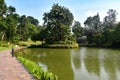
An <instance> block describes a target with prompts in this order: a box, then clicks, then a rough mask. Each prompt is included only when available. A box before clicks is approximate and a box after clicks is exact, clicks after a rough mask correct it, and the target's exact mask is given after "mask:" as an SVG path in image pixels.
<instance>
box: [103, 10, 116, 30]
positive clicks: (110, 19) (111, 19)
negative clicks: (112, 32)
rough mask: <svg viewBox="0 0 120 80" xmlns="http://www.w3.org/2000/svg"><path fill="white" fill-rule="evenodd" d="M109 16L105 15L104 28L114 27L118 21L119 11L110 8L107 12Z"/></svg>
mask: <svg viewBox="0 0 120 80" xmlns="http://www.w3.org/2000/svg"><path fill="white" fill-rule="evenodd" d="M107 14H108V15H107V16H105V18H104V21H103V25H104V29H105V30H106V29H112V28H113V27H114V24H115V22H116V16H117V14H118V13H117V12H116V10H113V9H110V10H109V11H108V12H107Z"/></svg>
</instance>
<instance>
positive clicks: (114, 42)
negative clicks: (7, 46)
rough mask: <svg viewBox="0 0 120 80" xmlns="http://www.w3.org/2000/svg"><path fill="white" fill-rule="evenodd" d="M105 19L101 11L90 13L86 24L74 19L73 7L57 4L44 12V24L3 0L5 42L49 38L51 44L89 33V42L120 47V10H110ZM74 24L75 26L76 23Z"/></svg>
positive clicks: (0, 36)
mask: <svg viewBox="0 0 120 80" xmlns="http://www.w3.org/2000/svg"><path fill="white" fill-rule="evenodd" d="M107 14H108V15H107V16H105V18H104V20H103V22H101V21H100V17H99V13H97V14H96V15H95V16H90V17H88V18H87V19H86V21H85V22H84V25H85V27H82V26H81V24H80V22H79V21H74V24H73V20H74V16H73V14H72V13H71V12H70V10H69V9H68V8H66V7H64V6H61V5H59V4H53V6H52V8H51V10H50V11H49V12H45V13H44V14H43V20H44V23H43V25H39V21H38V20H37V19H35V18H34V17H32V16H26V15H22V16H20V15H19V14H17V12H16V9H15V8H14V7H13V6H7V5H6V3H5V2H4V0H0V40H1V41H11V42H17V41H27V40H29V39H30V40H33V41H37V40H40V41H45V43H47V44H58V43H61V44H62V43H65V44H66V43H72V42H76V40H77V39H78V38H80V37H82V36H87V40H86V41H87V43H88V45H94V46H120V33H119V32H120V22H116V18H117V17H116V16H117V14H118V13H117V11H116V10H113V9H110V10H109V11H108V12H107ZM72 24H73V25H72Z"/></svg>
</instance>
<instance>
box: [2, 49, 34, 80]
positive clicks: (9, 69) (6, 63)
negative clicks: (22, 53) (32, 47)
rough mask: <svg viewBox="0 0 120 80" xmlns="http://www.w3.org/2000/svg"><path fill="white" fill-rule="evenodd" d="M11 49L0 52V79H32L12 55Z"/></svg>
mask: <svg viewBox="0 0 120 80" xmlns="http://www.w3.org/2000/svg"><path fill="white" fill-rule="evenodd" d="M22 48H23V47H21V48H17V49H22ZM10 52H11V50H6V51H2V52H0V80H33V77H32V76H31V75H30V74H29V73H28V72H27V71H26V70H25V68H24V67H23V66H22V65H21V64H20V63H19V61H18V60H17V59H16V57H12V55H11V54H10Z"/></svg>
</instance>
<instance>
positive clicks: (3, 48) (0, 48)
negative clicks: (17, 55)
mask: <svg viewBox="0 0 120 80" xmlns="http://www.w3.org/2000/svg"><path fill="white" fill-rule="evenodd" d="M8 49H10V47H0V51H4V50H8Z"/></svg>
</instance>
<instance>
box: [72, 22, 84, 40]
mask: <svg viewBox="0 0 120 80" xmlns="http://www.w3.org/2000/svg"><path fill="white" fill-rule="evenodd" d="M72 32H73V33H74V35H75V37H76V38H78V37H80V36H81V35H82V27H81V24H80V22H79V21H75V22H74V25H73V26H72Z"/></svg>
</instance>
